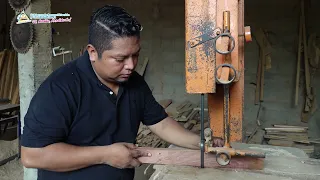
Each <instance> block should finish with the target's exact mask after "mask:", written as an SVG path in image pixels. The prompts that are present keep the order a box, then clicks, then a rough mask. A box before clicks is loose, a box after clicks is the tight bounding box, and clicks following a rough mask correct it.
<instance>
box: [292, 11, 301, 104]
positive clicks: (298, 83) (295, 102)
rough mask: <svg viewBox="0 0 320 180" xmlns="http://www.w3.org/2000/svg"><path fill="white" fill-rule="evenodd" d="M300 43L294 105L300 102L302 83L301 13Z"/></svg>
mask: <svg viewBox="0 0 320 180" xmlns="http://www.w3.org/2000/svg"><path fill="white" fill-rule="evenodd" d="M298 43H299V45H298V59H297V71H296V90H295V97H294V105H295V106H297V105H298V102H299V85H300V68H301V45H302V44H301V43H302V15H301V14H300V23H299V42H298Z"/></svg>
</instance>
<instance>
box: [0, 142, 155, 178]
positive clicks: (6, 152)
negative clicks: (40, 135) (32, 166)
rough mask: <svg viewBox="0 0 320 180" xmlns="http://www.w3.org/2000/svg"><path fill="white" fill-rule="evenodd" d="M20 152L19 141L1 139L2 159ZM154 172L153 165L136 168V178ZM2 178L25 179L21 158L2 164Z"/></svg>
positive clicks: (0, 175) (0, 158)
mask: <svg viewBox="0 0 320 180" xmlns="http://www.w3.org/2000/svg"><path fill="white" fill-rule="evenodd" d="M17 153H18V141H17V140H14V141H3V140H0V161H1V160H3V159H6V158H8V157H10V156H13V155H15V154H17ZM153 172H154V169H153V166H148V165H142V166H141V167H138V168H136V174H135V178H134V179H135V180H148V179H149V178H150V176H151V175H152V173H153ZM0 180H23V166H22V164H21V162H20V159H14V160H12V161H10V162H8V163H6V164H5V165H3V166H0Z"/></svg>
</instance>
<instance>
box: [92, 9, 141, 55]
mask: <svg viewBox="0 0 320 180" xmlns="http://www.w3.org/2000/svg"><path fill="white" fill-rule="evenodd" d="M141 30H142V26H141V24H140V23H139V22H138V20H137V19H136V18H135V17H134V16H132V15H130V14H129V13H128V12H126V10H125V9H123V8H121V7H117V6H113V5H106V6H104V7H101V8H99V9H98V10H96V11H95V12H94V13H93V14H92V16H91V19H90V25H89V44H91V45H93V46H94V47H95V48H96V50H97V52H98V56H99V59H100V58H101V56H102V53H103V52H104V51H105V50H109V49H111V48H112V44H111V42H112V40H114V39H115V38H119V37H132V36H136V37H138V38H140V31H141Z"/></svg>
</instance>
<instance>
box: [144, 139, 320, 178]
mask: <svg viewBox="0 0 320 180" xmlns="http://www.w3.org/2000/svg"><path fill="white" fill-rule="evenodd" d="M233 147H235V148H241V149H248V150H249V149H250V150H255V151H261V152H266V154H267V157H266V159H265V165H264V169H263V170H239V169H231V170H230V169H229V170H227V169H217V168H204V169H201V168H195V167H186V166H172V165H154V167H153V168H154V169H155V172H154V173H153V174H152V176H151V177H150V179H149V180H209V179H215V180H226V179H237V180H242V179H243V180H256V179H259V180H264V179H265V180H269V179H277V180H289V179H290V180H292V179H304V180H306V179H308V180H309V179H310V180H316V179H317V180H318V179H320V171H319V170H320V160H316V159H310V158H308V156H307V155H306V154H305V153H304V152H303V151H302V150H300V149H297V148H290V147H276V146H268V145H248V144H240V143H234V144H233Z"/></svg>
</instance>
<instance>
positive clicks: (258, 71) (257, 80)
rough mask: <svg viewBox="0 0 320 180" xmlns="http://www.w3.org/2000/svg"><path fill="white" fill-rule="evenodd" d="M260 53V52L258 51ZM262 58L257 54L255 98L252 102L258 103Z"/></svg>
mask: <svg viewBox="0 0 320 180" xmlns="http://www.w3.org/2000/svg"><path fill="white" fill-rule="evenodd" d="M260 53H261V52H260ZM261 61H262V58H261V56H259V60H258V67H257V74H256V89H255V98H254V104H256V105H257V104H259V102H260V89H261V64H262V62H261Z"/></svg>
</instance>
